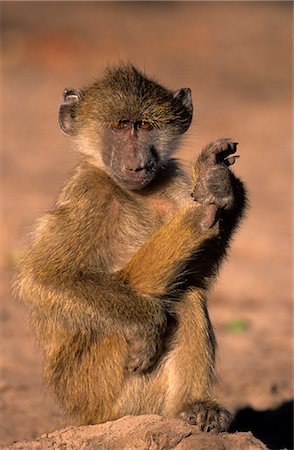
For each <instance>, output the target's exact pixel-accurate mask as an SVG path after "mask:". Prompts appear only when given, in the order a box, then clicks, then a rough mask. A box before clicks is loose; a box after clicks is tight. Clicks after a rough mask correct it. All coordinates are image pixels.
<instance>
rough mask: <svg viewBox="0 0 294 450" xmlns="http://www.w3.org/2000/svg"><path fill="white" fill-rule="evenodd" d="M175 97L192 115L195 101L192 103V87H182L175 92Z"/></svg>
mask: <svg viewBox="0 0 294 450" xmlns="http://www.w3.org/2000/svg"><path fill="white" fill-rule="evenodd" d="M174 99H175V100H178V101H180V102H181V103H182V104H183V105H184V106H185V108H186V109H187V110H188V112H189V113H190V114H191V115H192V113H193V103H192V92H191V89H190V88H182V89H179V90H177V91H176V92H175V93H174Z"/></svg>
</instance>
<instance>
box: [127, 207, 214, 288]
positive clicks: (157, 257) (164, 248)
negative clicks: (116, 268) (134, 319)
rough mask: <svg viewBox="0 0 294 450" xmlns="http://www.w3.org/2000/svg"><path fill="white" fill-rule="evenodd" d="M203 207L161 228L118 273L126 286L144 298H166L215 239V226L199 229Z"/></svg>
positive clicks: (192, 209) (178, 216)
mask: <svg viewBox="0 0 294 450" xmlns="http://www.w3.org/2000/svg"><path fill="white" fill-rule="evenodd" d="M201 217H202V207H198V208H197V207H189V208H187V209H183V210H182V211H180V212H179V213H178V214H177V215H176V216H175V217H173V218H172V219H170V220H169V221H168V222H166V223H165V224H164V225H162V226H161V228H159V229H158V230H157V231H156V232H155V233H153V235H152V236H151V237H150V239H149V240H148V241H147V242H146V243H145V244H144V245H143V247H142V248H141V249H140V250H139V251H138V252H137V253H136V255H135V256H134V257H133V258H132V259H131V261H130V262H129V263H128V264H127V265H126V267H125V268H124V269H123V270H122V271H121V273H122V276H123V277H124V279H125V280H126V281H127V283H128V284H129V285H130V286H131V287H132V288H133V289H134V290H135V291H137V292H140V293H141V294H144V295H155V296H165V295H168V294H170V293H172V292H173V291H174V289H175V287H176V286H177V285H179V284H180V283H181V282H182V278H183V276H185V274H186V271H187V269H188V267H189V263H190V262H191V260H192V259H193V261H194V260H195V259H200V261H201V258H203V252H204V251H205V245H206V244H207V243H208V242H210V241H211V240H212V239H213V238H214V237H215V236H217V235H218V224H216V225H215V226H214V227H212V228H210V229H209V230H203V229H201V228H200V227H199V223H200V220H201Z"/></svg>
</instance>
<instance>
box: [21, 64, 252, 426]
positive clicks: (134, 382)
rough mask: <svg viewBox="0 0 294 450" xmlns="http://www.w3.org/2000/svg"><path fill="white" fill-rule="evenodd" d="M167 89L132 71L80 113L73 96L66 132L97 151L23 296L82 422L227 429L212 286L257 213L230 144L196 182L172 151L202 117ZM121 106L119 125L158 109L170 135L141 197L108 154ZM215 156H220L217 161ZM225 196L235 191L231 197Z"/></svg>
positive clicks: (41, 228)
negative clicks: (248, 204) (250, 211)
mask: <svg viewBox="0 0 294 450" xmlns="http://www.w3.org/2000/svg"><path fill="white" fill-rule="evenodd" d="M122 79H123V80H124V83H125V84H124V83H122ZM142 83H143V87H142ZM114 85H115V86H116V87H115V88H114ZM158 86H159V85H157V84H156V83H155V82H151V81H150V80H148V79H147V78H146V77H145V76H143V75H142V74H141V73H140V72H137V71H136V69H134V68H132V67H131V66H130V67H129V66H122V67H119V68H118V69H116V70H115V69H113V70H110V71H108V73H107V74H106V76H105V78H103V79H102V81H101V83H100V84H99V82H96V83H95V84H94V85H92V86H91V87H90V88H88V89H87V90H86V91H84V92H82V91H79V93H78V94H72V95H73V96H74V105H73V109H71V111H70V114H68V112H69V110H68V104H67V103H66V102H68V101H69V100H71V99H68V98H66V97H65V103H64V104H63V106H62V107H63V112H62V117H61V121H63V129H64V130H65V131H66V132H68V133H69V134H73V135H74V136H75V139H76V140H77V142H78V146H79V148H80V149H81V148H82V151H83V153H85V154H86V155H87V156H86V157H85V158H84V160H83V161H82V162H81V164H80V165H79V166H78V167H77V169H76V171H75V173H74V174H73V175H72V177H71V178H70V179H69V181H68V182H67V183H66V185H65V186H64V188H63V189H62V191H61V193H60V195H59V198H58V199H57V201H56V204H55V206H54V207H53V209H52V210H51V211H50V212H48V214H47V215H45V216H44V217H43V218H42V219H41V220H40V221H39V224H38V225H37V227H36V231H35V233H34V236H33V238H32V241H31V243H30V244H29V246H28V248H27V250H26V254H25V257H24V259H23V261H22V263H21V265H20V273H19V276H18V281H17V286H18V292H19V294H20V296H21V297H22V298H23V299H24V300H25V301H26V302H27V304H28V306H29V308H30V310H31V314H32V322H33V325H34V327H35V329H36V331H37V335H38V338H39V340H40V342H41V344H42V347H43V349H44V356H45V367H44V369H45V378H46V380H47V383H48V385H49V386H51V388H52V389H53V390H54V392H55V394H56V395H57V397H58V399H59V401H60V402H61V404H62V406H63V407H64V408H65V410H66V411H67V412H68V414H70V415H74V416H77V417H78V418H79V420H80V422H81V423H97V422H103V421H106V420H112V419H116V418H118V417H121V416H123V415H127V414H145V413H157V414H162V415H166V416H173V417H181V418H183V419H184V420H188V421H190V422H191V423H195V424H196V425H198V426H199V428H200V429H205V430H209V429H216V430H222V429H225V428H226V427H227V426H228V423H229V413H227V411H226V410H225V409H224V408H221V407H218V405H217V404H216V403H214V402H213V401H212V400H211V384H212V381H213V379H214V358H215V338H214V333H213V330H212V327H211V324H210V321H209V317H208V312H207V307H206V291H207V289H208V288H209V286H210V284H211V282H212V280H213V279H214V277H215V275H216V273H217V269H218V267H219V264H220V262H221V260H222V259H223V257H224V255H225V252H226V249H227V246H228V243H229V240H230V237H231V234H232V231H233V230H234V229H235V227H236V225H237V223H238V221H239V219H240V217H241V214H242V211H243V210H244V205H245V194H244V188H243V185H242V183H241V182H240V181H239V180H237V179H236V178H235V177H234V176H233V174H232V173H231V172H230V170H229V169H228V167H227V165H229V164H227V165H226V164H225V157H227V156H228V155H229V154H230V153H233V150H232V149H233V144H232V143H231V141H229V140H221V141H219V142H217V143H216V144H214V146H213V145H210V146H208V147H207V148H206V149H205V150H204V151H203V152H202V154H201V156H200V157H199V158H198V160H197V161H196V162H195V163H194V165H193V168H192V180H193V181H192V183H193V184H192V185H190V181H189V180H188V179H187V178H186V176H185V175H184V173H183V172H182V170H181V168H180V166H179V164H178V163H177V161H176V160H173V159H171V157H170V156H168V155H169V149H168V148H166V144H167V143H169V145H170V146H172V145H173V144H172V143H173V142H174V141H177V140H178V138H179V136H180V134H181V133H182V132H183V131H185V130H186V128H187V123H188V122H189V121H190V119H189V117H188V116H187V111H188V110H189V104H188V103H187V102H186V106H183V105H181V104H180V99H182V95H184V96H185V95H186V94H187V92H188V91H187V90H186V91H183V92H181V95H180V96H178V97H176V98H177V101H176V104H174V103H173V94H172V92H171V91H167V90H165V89H164V88H162V87H158ZM127 88H129V89H127ZM105 89H106V90H107V95H106V93H105ZM119 89H123V95H124V96H125V97H126V99H128V101H129V103H130V108H131V112H129V111H128V110H126V108H125V109H123V102H124V101H127V100H124V97H121V98H122V100H121V102H122V103H121V104H120V102H119V100H118V97H119V95H118V94H117V93H118V91H119ZM149 90H150V92H149ZM70 92H72V91H70ZM101 92H103V93H104V94H105V96H103V99H101V98H100V94H101ZM128 92H130V96H129V98H128ZM148 93H149V94H150V95H149V97H148ZM116 94H117V95H118V97H117V95H116ZM188 94H189V92H188ZM140 95H141V97H142V98H143V100H144V102H145V104H146V105H147V106H146V108H145V110H144V103H140V105H141V106H140V107H141V109H140V111H138V109H136V105H137V104H138V101H139V100H138V99H139V97H140ZM158 95H159V100H158V103H156V99H157V96H158ZM105 97H107V100H105ZM112 97H115V99H114V100H113V111H114V112H113V117H112V119H111V120H110V124H113V120H116V121H117V120H120V119H125V118H126V115H127V114H130V116H127V118H128V119H129V118H130V120H131V123H135V121H137V120H139V118H140V117H141V118H142V117H143V118H144V120H148V114H149V115H150V116H151V119H150V120H151V121H155V122H156V121H157V126H158V127H159V131H158V133H157V131H154V132H153V131H152V132H150V134H149V135H148V136H155V137H154V139H155V142H156V145H157V147H156V148H157V153H158V157H159V159H160V160H161V163H160V164H159V165H158V166H157V169H156V170H157V172H156V175H155V176H154V178H152V179H151V181H150V182H149V184H147V185H146V186H144V188H142V189H141V188H138V189H133V190H132V189H126V188H125V187H124V186H121V185H120V183H118V182H117V181H116V179H114V177H113V175H112V172H111V170H112V166H111V164H110V163H109V165H107V164H106V163H105V161H106V160H107V158H106V159H105V157H104V159H103V158H102V156H101V155H102V154H103V152H104V151H105V147H101V146H102V145H103V143H102V141H103V139H104V140H105V139H108V137H107V136H108V134H107V133H112V131H109V132H108V131H103V130H104V129H105V123H106V122H107V117H106V116H105V115H107V114H111V112H108V113H107V111H108V110H111V102H112V100H111V98H112ZM141 97H140V100H142V98H141ZM148 99H149V100H148ZM104 102H106V106H105V109H103V106H104V105H105V103H104ZM64 105H65V106H64ZM109 105H110V106H109ZM117 105H118V106H117ZM151 105H152V106H151ZM187 105H188V106H187ZM70 107H71V108H72V105H71V106H70ZM142 108H143V109H142ZM187 108H188V109H187ZM165 109H166V110H167V113H166V115H165V114H164V111H165ZM101 111H104V112H103V114H102V112H101ZM190 112H191V110H190ZM99 114H100V115H101V114H102V115H103V117H101V118H100V116H99ZM138 114H139V115H140V114H141V116H140V117H139V116H138ZM144 114H145V115H144ZM116 115H117V116H116ZM88 117H90V119H89V121H88ZM71 120H73V121H74V124H72V122H71ZM160 121H163V124H160ZM95 122H97V126H96V129H95V130H94V126H95ZM160 127H162V129H163V131H162V130H161V128H160ZM77 130H78V131H77ZM103 133H106V138H105V135H104V134H103ZM140 133H142V134H140ZM152 133H153V134H152ZM138 135H139V138H138V139H139V141H140V139H141V138H140V136H143V137H142V139H143V141H144V142H143V144H142V145H141V144H140V145H141V147H138V148H139V150H138V151H139V152H142V154H144V155H145V154H147V157H149V156H148V155H149V153H148V152H149V150H148V148H149V147H148V145H149V144H148V142H149V139H151V137H150V138H149V137H147V138H146V137H145V136H147V135H145V134H144V131H142V132H141V131H138ZM101 136H104V137H103V139H102V138H101ZM111 136H112V135H111ZM119 136H121V135H119ZM171 136H172V137H173V138H171ZM118 139H119V140H120V139H121V138H120V137H119V138H118ZM132 139H133V138H132ZM132 139H131V140H129V138H128V140H127V141H126V142H127V143H129V142H133V140H132ZM152 139H153V138H152ZM89 142H90V143H91V144H90V145H89ZM106 142H107V141H106ZM119 142H121V141H119ZM136 142H137V141H136ZM140 142H141V141H140ZM140 142H139V143H140ZM163 142H165V144H163ZM127 145H128V144H127ZM132 145H133V144H132ZM135 145H137V144H135ZM152 145H153V144H152ZM156 145H155V144H154V146H156ZM146 146H147V147H146ZM130 148H131V151H133V149H134V148H136V149H137V147H130ZM119 151H121V150H119ZM125 151H126V150H125ZM213 152H216V153H217V152H219V154H220V157H221V158H220V160H219V161H217V162H216V161H209V162H207V155H211V153H213ZM203 155H204V156H203ZM205 155H206V156H205ZM122 158H124V155H123V156H122ZM208 159H209V158H208ZM216 169H217V170H218V169H220V170H221V171H223V172H224V176H221V177H220V181H219V182H218V181H217V180H218V178H216V180H215V178H213V177H214V175H211V174H215V173H216V172H215V170H216ZM216 175H217V173H216ZM152 176H153V175H152ZM212 178H213V182H211V179H212ZM197 186H200V188H197ZM223 190H225V192H228V193H229V194H230V198H229V200H228V201H225V202H224V201H223V194H222V191H223ZM191 192H192V193H193V195H194V199H193V198H192V197H191ZM208 197H209V201H207V198H208ZM194 200H196V202H195V201H194ZM211 205H213V208H214V209H213V208H212V210H213V211H216V212H217V215H215V214H211V211H212V210H210V209H209V208H211ZM208 222H209V223H208ZM193 411H194V412H193ZM203 411H206V412H205V414H203ZM207 411H209V414H208V413H207ZM211 417H212V419H211ZM201 418H202V419H201Z"/></svg>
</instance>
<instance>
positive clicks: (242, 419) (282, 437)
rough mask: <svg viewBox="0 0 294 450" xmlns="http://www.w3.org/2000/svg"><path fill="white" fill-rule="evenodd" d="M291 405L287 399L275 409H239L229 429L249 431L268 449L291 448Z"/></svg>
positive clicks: (292, 445)
mask: <svg viewBox="0 0 294 450" xmlns="http://www.w3.org/2000/svg"><path fill="white" fill-rule="evenodd" d="M293 406H294V405H293V400H289V401H287V402H285V403H283V404H282V405H281V406H279V407H278V408H277V409H267V410H264V411H256V410H254V409H253V408H244V409H240V410H239V411H238V412H237V414H236V416H235V418H234V421H233V423H232V425H231V427H230V430H229V431H230V432H235V431H251V432H252V433H253V435H254V436H255V437H256V438H258V439H260V440H261V441H262V442H263V443H264V444H266V445H267V446H268V447H269V448H270V449H284V448H287V449H293V448H294V442H293Z"/></svg>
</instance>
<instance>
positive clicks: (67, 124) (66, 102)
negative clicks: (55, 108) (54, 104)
mask: <svg viewBox="0 0 294 450" xmlns="http://www.w3.org/2000/svg"><path fill="white" fill-rule="evenodd" d="M82 98H83V92H82V91H80V90H79V89H72V88H66V89H64V91H63V95H62V103H61V105H60V108H59V115H58V120H59V125H60V128H61V129H62V131H63V132H64V133H66V134H70V135H73V134H74V118H75V113H76V107H77V104H78V103H79V101H80V100H81V99H82Z"/></svg>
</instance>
